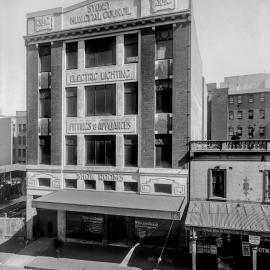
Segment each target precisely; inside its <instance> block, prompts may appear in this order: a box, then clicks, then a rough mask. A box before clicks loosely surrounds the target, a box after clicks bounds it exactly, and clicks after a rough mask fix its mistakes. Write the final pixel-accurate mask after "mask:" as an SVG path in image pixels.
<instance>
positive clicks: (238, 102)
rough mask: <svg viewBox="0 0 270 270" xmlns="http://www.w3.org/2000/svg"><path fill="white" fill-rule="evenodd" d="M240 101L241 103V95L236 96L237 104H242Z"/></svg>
mask: <svg viewBox="0 0 270 270" xmlns="http://www.w3.org/2000/svg"><path fill="white" fill-rule="evenodd" d="M242 103H243V99H242V96H237V104H242Z"/></svg>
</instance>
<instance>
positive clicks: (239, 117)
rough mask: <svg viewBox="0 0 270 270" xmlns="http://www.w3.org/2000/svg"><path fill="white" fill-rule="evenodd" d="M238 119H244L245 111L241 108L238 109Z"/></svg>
mask: <svg viewBox="0 0 270 270" xmlns="http://www.w3.org/2000/svg"><path fill="white" fill-rule="evenodd" d="M237 119H238V120H242V119H243V111H241V110H238V111H237Z"/></svg>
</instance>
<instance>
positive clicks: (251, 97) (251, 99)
mask: <svg viewBox="0 0 270 270" xmlns="http://www.w3.org/2000/svg"><path fill="white" fill-rule="evenodd" d="M248 103H253V95H249V96H248Z"/></svg>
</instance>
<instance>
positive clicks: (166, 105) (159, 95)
mask: <svg viewBox="0 0 270 270" xmlns="http://www.w3.org/2000/svg"><path fill="white" fill-rule="evenodd" d="M156 112H157V113H171V112H172V80H159V81H156Z"/></svg>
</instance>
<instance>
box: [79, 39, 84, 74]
mask: <svg viewBox="0 0 270 270" xmlns="http://www.w3.org/2000/svg"><path fill="white" fill-rule="evenodd" d="M84 51H85V46H84V40H80V41H79V42H78V68H79V69H82V68H84V66H85V64H84V55H85V54H84Z"/></svg>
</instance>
